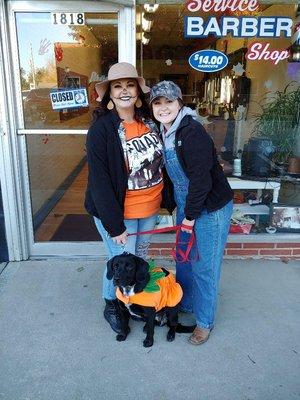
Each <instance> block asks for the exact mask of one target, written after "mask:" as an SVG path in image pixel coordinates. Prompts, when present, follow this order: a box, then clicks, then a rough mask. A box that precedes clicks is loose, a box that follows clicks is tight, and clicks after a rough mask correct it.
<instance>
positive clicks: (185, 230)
mask: <svg viewBox="0 0 300 400" xmlns="http://www.w3.org/2000/svg"><path fill="white" fill-rule="evenodd" d="M182 225H185V226H187V227H189V228H185V227H183V226H182ZM194 225H195V220H194V219H193V220H192V221H189V220H188V219H186V218H184V219H183V221H182V222H181V230H182V232H187V233H192V231H193V227H194Z"/></svg>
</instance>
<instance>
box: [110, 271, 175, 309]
mask: <svg viewBox="0 0 300 400" xmlns="http://www.w3.org/2000/svg"><path fill="white" fill-rule="evenodd" d="M148 272H149V275H150V279H149V282H148V283H147V285H146V287H145V288H144V290H143V291H142V292H140V293H136V294H134V295H133V296H129V297H127V296H124V295H123V293H122V292H121V290H120V289H119V288H117V290H116V296H117V298H118V299H119V300H121V301H122V302H123V303H125V304H138V305H140V306H146V307H155V310H156V312H157V311H160V310H161V309H162V308H164V307H174V306H176V305H177V304H178V303H179V302H180V300H181V298H182V295H183V293H182V289H181V286H180V285H179V284H178V283H177V282H176V281H175V277H174V275H173V274H172V272H170V271H169V274H168V275H166V274H165V272H164V271H163V270H162V269H161V268H159V267H155V266H154V263H149V270H148Z"/></svg>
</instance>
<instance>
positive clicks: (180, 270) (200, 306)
mask: <svg viewBox="0 0 300 400" xmlns="http://www.w3.org/2000/svg"><path fill="white" fill-rule="evenodd" d="M164 157H165V163H166V169H167V172H168V175H169V177H170V178H171V180H172V182H173V185H174V196H175V201H176V204H177V217H176V220H177V221H176V222H177V224H181V222H182V220H183V219H184V217H185V214H184V207H185V203H186V196H187V193H188V185H189V180H188V178H187V176H186V175H185V173H184V171H183V170H182V168H181V165H180V164H179V161H178V158H177V155H176V153H175V150H174V149H170V150H166V151H165V153H164ZM232 209H233V203H232V201H230V202H229V203H227V204H226V205H225V206H224V207H223V208H221V209H220V210H217V211H213V212H207V210H206V209H205V208H204V209H203V210H202V213H201V216H200V217H199V218H197V219H196V221H195V226H194V231H195V235H196V244H195V246H196V249H197V250H198V253H199V259H198V260H197V261H191V262H187V263H176V280H177V282H178V283H180V285H181V287H182V289H183V298H182V300H181V303H180V309H181V310H182V311H186V312H193V313H194V315H195V318H196V323H197V326H199V327H200V328H206V329H212V327H213V325H214V320H215V314H216V305H217V296H218V287H219V280H220V274H221V264H222V259H223V252H224V248H225V245H226V241H227V235H228V231H229V226H230V218H231V214H232ZM187 235H188V234H187V233H184V232H182V233H181V237H182V242H186V241H187V239H188V237H187ZM192 251H194V253H191V257H192V258H193V256H194V254H195V248H194V249H193V250H192Z"/></svg>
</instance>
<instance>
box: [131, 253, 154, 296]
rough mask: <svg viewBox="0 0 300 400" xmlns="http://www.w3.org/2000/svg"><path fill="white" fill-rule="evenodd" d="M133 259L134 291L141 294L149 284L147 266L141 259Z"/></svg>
mask: <svg viewBox="0 0 300 400" xmlns="http://www.w3.org/2000/svg"><path fill="white" fill-rule="evenodd" d="M134 259H135V263H136V275H135V279H136V285H135V287H134V289H135V290H134V291H135V292H136V293H138V292H141V291H142V290H143V289H144V288H145V286H146V285H147V283H148V282H149V279H150V274H149V264H148V263H147V261H145V260H144V259H143V258H140V257H137V256H135V257H134Z"/></svg>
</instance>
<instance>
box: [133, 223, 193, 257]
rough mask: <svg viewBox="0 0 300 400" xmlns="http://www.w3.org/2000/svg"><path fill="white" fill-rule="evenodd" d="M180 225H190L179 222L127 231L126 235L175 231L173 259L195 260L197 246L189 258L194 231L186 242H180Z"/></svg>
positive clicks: (185, 226) (186, 226)
mask: <svg viewBox="0 0 300 400" xmlns="http://www.w3.org/2000/svg"><path fill="white" fill-rule="evenodd" d="M182 227H184V228H190V226H188V225H184V224H181V225H175V226H169V227H167V228H159V229H151V230H149V231H142V232H135V233H128V236H135V235H136V236H137V235H151V234H155V233H165V232H171V231H175V232H176V240H175V245H174V248H173V249H172V250H171V255H172V257H173V258H174V260H175V261H177V262H181V263H185V262H190V261H196V260H198V259H199V254H198V251H197V248H196V251H195V257H194V258H190V252H191V250H192V247H193V245H194V243H195V240H196V236H195V232H194V231H193V230H191V233H190V238H189V240H188V242H181V241H180V233H181V228H182ZM179 245H181V247H183V246H184V247H186V250H185V251H183V250H182V249H181V248H180V246H179Z"/></svg>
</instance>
